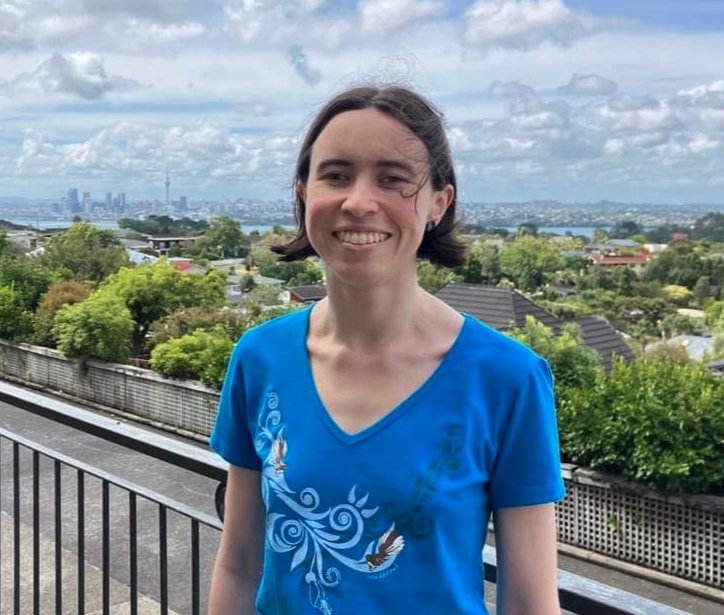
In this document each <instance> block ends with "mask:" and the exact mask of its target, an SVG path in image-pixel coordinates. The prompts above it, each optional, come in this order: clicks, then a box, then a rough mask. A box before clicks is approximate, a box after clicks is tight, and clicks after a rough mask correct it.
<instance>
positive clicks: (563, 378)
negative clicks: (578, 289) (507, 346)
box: [510, 316, 602, 396]
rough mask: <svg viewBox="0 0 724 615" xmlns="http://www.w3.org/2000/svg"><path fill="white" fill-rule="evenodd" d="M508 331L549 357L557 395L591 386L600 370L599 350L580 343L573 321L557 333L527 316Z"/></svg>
mask: <svg viewBox="0 0 724 615" xmlns="http://www.w3.org/2000/svg"><path fill="white" fill-rule="evenodd" d="M510 335H511V337H514V338H515V339H517V340H518V341H520V342H523V343H524V344H526V345H527V346H529V347H530V348H532V349H533V350H534V351H535V352H536V353H537V354H539V355H540V356H542V357H543V358H545V359H546V360H547V361H548V363H549V364H550V367H551V371H552V372H553V375H554V376H555V381H556V390H557V392H558V394H559V396H565V394H566V389H570V388H574V387H579V388H580V387H584V388H585V387H589V386H592V385H593V384H594V383H595V382H596V377H597V376H598V374H599V372H600V371H602V368H601V359H600V357H599V355H598V353H596V351H595V350H593V349H592V348H590V347H588V346H585V345H583V344H581V343H580V327H579V326H578V325H576V324H575V323H566V324H565V325H564V326H563V331H562V333H561V335H559V336H556V335H554V334H553V330H552V329H551V328H550V327H546V326H545V325H544V324H543V323H541V322H539V321H537V320H536V319H535V318H533V317H532V316H526V319H525V326H524V327H521V328H518V329H513V330H512V331H511V332H510Z"/></svg>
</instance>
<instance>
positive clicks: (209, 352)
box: [151, 327, 234, 389]
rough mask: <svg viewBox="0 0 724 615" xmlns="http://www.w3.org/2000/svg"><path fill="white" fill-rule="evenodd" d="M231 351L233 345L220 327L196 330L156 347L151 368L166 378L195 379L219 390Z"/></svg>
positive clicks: (152, 354)
mask: <svg viewBox="0 0 724 615" xmlns="http://www.w3.org/2000/svg"><path fill="white" fill-rule="evenodd" d="M233 348H234V342H232V341H231V339H229V337H228V336H227V335H226V333H225V332H224V330H223V328H222V327H218V328H216V329H213V330H212V331H203V330H201V329H199V330H197V331H194V332H193V333H190V334H188V335H184V336H183V337H180V338H178V339H172V340H169V341H168V342H165V343H163V344H159V345H158V346H156V348H154V349H153V352H152V353H151V367H152V369H153V370H154V371H156V372H159V373H161V374H164V375H166V376H175V377H177V378H197V379H199V380H201V382H203V383H204V384H205V385H207V386H211V387H214V388H216V389H220V388H221V385H222V384H223V382H224V376H225V374H226V368H227V366H228V363H229V357H230V356H231V351H232V350H233Z"/></svg>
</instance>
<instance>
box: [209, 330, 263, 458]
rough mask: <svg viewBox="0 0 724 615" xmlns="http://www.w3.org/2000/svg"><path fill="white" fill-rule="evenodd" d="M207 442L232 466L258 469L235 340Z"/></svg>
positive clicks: (242, 374) (240, 352) (238, 352)
mask: <svg viewBox="0 0 724 615" xmlns="http://www.w3.org/2000/svg"><path fill="white" fill-rule="evenodd" d="M209 445H210V446H211V448H212V449H213V450H215V451H216V452H217V453H218V454H219V455H221V456H222V457H223V458H224V459H225V460H226V461H228V462H229V463H231V464H233V465H235V466H239V467H242V468H247V469H249V470H261V460H260V459H259V457H258V455H257V454H256V450H255V449H254V442H253V439H252V435H251V430H250V427H249V421H248V417H247V413H246V387H245V385H244V370H243V362H242V346H241V342H239V343H237V344H236V346H235V347H234V351H233V352H232V354H231V358H230V359H229V366H228V368H227V370H226V377H225V378H224V386H223V387H222V389H221V399H220V400H219V408H218V412H217V415H216V424H215V425H214V429H213V431H212V433H211V439H210V440H209Z"/></svg>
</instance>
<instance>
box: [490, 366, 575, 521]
mask: <svg viewBox="0 0 724 615" xmlns="http://www.w3.org/2000/svg"><path fill="white" fill-rule="evenodd" d="M498 442H499V444H498V450H497V452H496V457H495V462H494V465H493V470H492V474H491V479H490V500H491V509H492V510H497V509H499V508H506V507H513V506H533V505H536V504H545V503H548V502H557V501H558V500H562V499H563V498H564V497H565V495H566V493H565V488H564V486H563V477H562V474H561V459H560V450H559V445H558V429H557V426H556V410H555V399H554V395H553V377H552V374H551V371H550V368H549V366H548V363H547V362H546V361H545V360H544V359H541V358H538V359H537V360H536V362H535V364H534V365H533V368H532V370H531V371H530V373H529V374H528V376H527V378H526V380H525V381H524V382H523V385H522V386H521V388H520V390H519V392H518V395H517V397H516V400H515V404H514V406H513V408H512V410H511V412H510V416H509V417H508V420H507V424H505V425H503V426H502V428H501V431H500V437H499V440H498Z"/></svg>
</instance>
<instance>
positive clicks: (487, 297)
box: [435, 283, 634, 374]
mask: <svg viewBox="0 0 724 615" xmlns="http://www.w3.org/2000/svg"><path fill="white" fill-rule="evenodd" d="M435 296H436V297H438V298H440V299H442V300H443V301H444V302H445V303H447V304H448V305H449V306H451V307H453V308H455V309H456V310H458V311H460V312H466V313H468V314H470V315H471V316H475V317H476V318H478V319H479V320H481V321H482V322H484V323H485V324H486V325H488V326H490V327H493V328H494V329H497V330H498V331H502V332H505V331H507V330H509V329H513V328H517V327H522V326H524V325H525V319H526V317H527V316H533V317H534V318H535V319H536V320H538V321H539V322H541V323H543V324H544V325H546V326H547V327H550V328H551V329H552V330H553V332H554V333H555V334H559V333H561V331H562V327H563V324H564V321H562V320H560V319H558V318H556V317H555V316H553V314H551V313H549V312H547V311H546V310H544V309H543V308H541V307H540V306H538V305H536V304H535V303H533V302H532V301H531V300H530V299H528V298H527V297H526V296H525V295H523V294H521V293H520V292H519V291H517V290H512V289H507V288H497V287H494V286H483V285H480V284H457V283H450V284H446V285H445V286H443V287H442V288H441V289H440V290H438V291H437V292H436V293H435ZM574 322H575V323H576V324H577V325H578V326H579V327H580V328H581V342H582V343H584V344H586V345H587V346H590V347H591V348H593V349H594V350H595V351H596V352H597V353H598V354H599V356H600V357H601V363H602V365H603V367H604V369H605V370H606V373H607V374H608V373H610V372H611V364H612V361H613V355H614V354H616V355H619V356H621V357H624V358H625V359H626V360H627V361H633V359H634V355H633V352H632V351H631V349H630V348H629V347H628V345H627V344H626V341H625V340H624V339H623V337H622V336H621V334H620V333H619V332H618V331H616V329H614V328H613V327H612V326H611V323H609V322H608V320H606V319H605V318H603V317H595V316H585V317H580V318H577V319H575V321H574Z"/></svg>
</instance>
